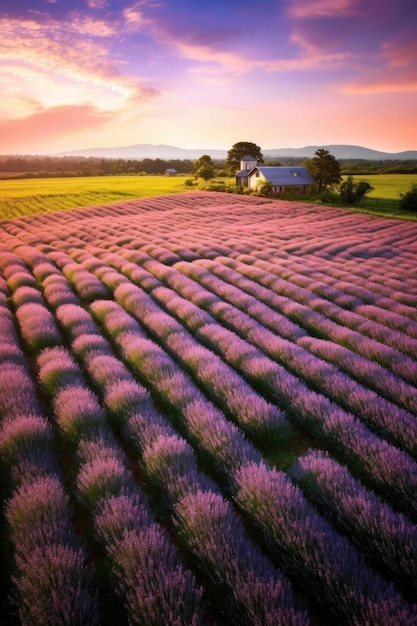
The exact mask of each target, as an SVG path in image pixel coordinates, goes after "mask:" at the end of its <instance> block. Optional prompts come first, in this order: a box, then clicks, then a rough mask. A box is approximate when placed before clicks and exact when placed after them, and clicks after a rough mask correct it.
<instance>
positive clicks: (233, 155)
mask: <svg viewBox="0 0 417 626" xmlns="http://www.w3.org/2000/svg"><path fill="white" fill-rule="evenodd" d="M244 156H251V157H253V158H254V159H256V160H257V161H258V163H263V162H264V157H263V154H262V152H261V149H260V147H259V146H257V145H256V143H251V142H249V141H239V142H238V143H235V144H234V145H233V146H232V147H231V148H230V150H229V152H228V153H227V159H226V167H227V168H228V169H229V170H230V172H232V173H235V172H238V171H239V170H240V160H241V159H242V158H243V157H244Z"/></svg>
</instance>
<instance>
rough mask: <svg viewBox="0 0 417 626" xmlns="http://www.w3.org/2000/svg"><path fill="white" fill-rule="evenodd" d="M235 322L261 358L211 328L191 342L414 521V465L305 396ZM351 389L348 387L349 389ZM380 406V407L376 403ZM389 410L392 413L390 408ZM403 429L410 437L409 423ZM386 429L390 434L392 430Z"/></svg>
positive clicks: (256, 334) (255, 335)
mask: <svg viewBox="0 0 417 626" xmlns="http://www.w3.org/2000/svg"><path fill="white" fill-rule="evenodd" d="M165 302H167V299H166V298H165ZM224 306H226V305H224ZM227 317H228V319H229V321H230V320H231V317H232V316H231V315H230V314H229V315H228V316H227ZM238 317H243V318H244V319H243V322H242V326H241V328H242V329H244V330H245V331H246V335H248V339H249V340H252V341H253V343H254V344H255V345H259V346H260V347H261V348H262V350H263V352H260V351H257V350H256V348H252V349H251V350H248V344H247V342H245V341H243V340H242V339H241V338H238V337H237V336H236V335H234V334H233V333H231V332H229V331H227V330H226V329H221V328H219V327H218V326H217V325H214V324H207V325H205V326H204V327H201V328H200V329H199V330H197V331H196V332H197V336H199V337H201V338H203V339H206V340H207V339H209V340H210V341H211V342H212V345H213V346H215V345H217V348H218V349H219V350H220V351H221V354H222V356H223V358H225V359H226V360H228V361H229V362H230V363H231V364H232V365H233V366H234V367H235V368H238V369H240V370H241V371H242V372H243V373H244V374H245V376H246V377H248V378H249V379H250V380H252V381H253V382H254V383H258V384H259V386H260V387H262V388H263V389H266V390H267V391H268V393H270V394H271V395H272V396H273V397H274V398H275V399H276V401H278V402H279V403H285V406H286V408H287V409H288V410H289V411H290V412H291V413H292V414H293V415H294V416H295V417H296V418H297V421H298V422H299V424H300V426H301V427H302V428H307V430H309V431H310V432H312V434H314V435H315V436H318V437H319V438H320V439H321V440H322V441H323V442H324V443H325V444H327V445H330V446H332V447H335V449H336V450H337V452H338V454H341V455H342V457H344V458H346V460H347V462H348V463H349V464H352V465H353V466H356V467H357V468H358V469H359V471H361V472H364V474H365V475H366V476H367V480H369V481H370V482H371V483H372V484H374V486H375V487H376V488H378V489H380V490H381V491H382V492H383V493H384V494H385V496H386V497H388V498H391V499H395V500H396V501H398V502H401V503H402V506H403V507H404V510H405V511H407V512H409V513H410V514H412V515H415V514H416V512H417V509H416V507H415V499H414V497H413V492H414V491H415V489H416V487H417V485H416V484H415V476H416V466H415V462H413V460H412V459H411V458H410V457H409V456H408V455H407V454H405V453H403V452H401V451H400V450H398V449H397V448H395V447H393V446H391V445H389V444H388V442H384V441H383V440H381V439H380V438H379V437H377V436H376V435H374V434H373V433H372V432H371V431H369V430H368V429H367V428H366V427H365V426H363V425H362V424H361V422H360V421H359V420H358V419H356V418H355V417H354V416H353V415H352V414H350V413H346V412H345V411H343V410H342V409H341V408H340V407H338V406H337V405H335V404H334V403H333V402H331V400H329V399H328V398H326V397H325V396H322V395H321V394H318V393H315V392H314V391H311V390H310V389H308V387H306V385H305V384H304V383H303V382H302V381H300V380H299V379H298V378H297V377H296V376H294V375H293V374H291V373H290V372H288V371H287V370H286V369H285V368H283V367H282V366H280V365H279V364H277V363H276V362H274V361H272V360H270V359H268V358H267V357H266V356H265V351H266V352H267V351H268V350H269V349H270V348H269V346H272V347H273V346H274V344H275V343H276V342H277V341H279V339H278V338H274V337H272V336H271V335H267V331H266V329H263V332H262V333H261V332H260V331H257V329H256V325H254V324H252V327H251V329H250V330H249V331H248V330H247V329H248V328H249V326H250V325H248V322H247V319H245V317H244V314H243V313H241V312H239V316H238V315H237V314H236V313H235V315H234V317H233V323H234V324H236V323H237V322H238V319H237V318H238ZM261 339H262V341H261ZM282 341H283V340H282ZM249 347H250V346H249ZM286 353H287V350H284V354H286ZM302 365H303V363H302V361H301V366H302ZM315 365H316V364H315ZM311 369H313V368H311ZM352 384H353V381H352V382H351V383H350V386H352ZM380 402H381V403H382V399H381V400H380ZM377 408H378V407H377ZM394 408H395V409H396V407H394V406H393V409H394ZM389 415H391V413H390V414H389ZM406 415H407V414H406ZM382 418H383V413H382V412H381V419H382ZM410 418H411V416H410ZM409 423H410V428H411V432H413V430H412V428H413V426H414V424H413V422H412V418H411V419H410V421H409ZM348 424H349V426H348ZM394 425H395V422H394ZM389 426H390V430H391V431H392V430H393V428H392V425H389ZM397 426H398V428H397V433H398V438H401V427H402V422H401V419H398V422H397ZM403 441H404V445H407V446H408V442H407V440H406V439H404V440H403ZM406 468H407V469H406Z"/></svg>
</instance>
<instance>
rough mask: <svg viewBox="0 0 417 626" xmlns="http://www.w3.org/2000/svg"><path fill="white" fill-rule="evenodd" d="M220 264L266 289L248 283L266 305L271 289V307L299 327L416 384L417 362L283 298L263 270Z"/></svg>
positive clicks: (278, 286)
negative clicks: (276, 308)
mask: <svg viewBox="0 0 417 626" xmlns="http://www.w3.org/2000/svg"><path fill="white" fill-rule="evenodd" d="M221 262H224V263H225V265H227V266H228V267H232V268H233V269H236V271H237V272H239V273H241V274H243V275H244V276H246V277H247V278H250V279H251V281H253V283H259V284H260V285H261V287H267V289H265V290H263V291H262V290H259V288H258V287H257V286H256V285H255V286H254V285H253V284H252V287H251V290H252V293H254V294H255V295H257V297H259V298H260V299H261V300H262V301H264V298H266V299H267V300H266V302H267V303H269V301H270V296H269V295H268V291H269V290H272V291H273V292H274V294H275V295H276V296H279V298H274V299H273V302H274V303H273V306H278V310H279V311H281V312H282V313H284V314H285V315H287V316H288V317H289V318H290V319H292V320H294V321H296V322H297V323H299V324H300V325H301V326H304V327H305V328H307V329H309V330H311V332H313V333H314V334H317V333H319V335H321V336H322V337H326V338H328V339H331V340H332V341H334V342H335V343H340V344H342V345H345V347H348V348H349V349H351V350H354V351H355V352H358V353H359V354H361V355H363V356H365V357H367V358H369V359H371V360H374V361H376V362H378V363H380V364H381V365H383V366H384V367H387V368H389V369H391V370H392V371H393V372H394V373H395V374H397V375H398V376H400V377H402V378H404V380H406V381H408V382H410V383H411V384H414V385H415V384H416V381H417V363H416V361H415V360H414V359H412V358H410V357H409V356H406V355H404V354H402V353H401V352H399V351H398V350H396V349H395V348H393V347H390V346H388V345H385V344H383V343H381V342H379V341H375V340H374V339H372V338H368V337H366V336H364V335H362V334H361V333H359V332H357V331H355V330H352V329H350V328H345V327H344V326H343V325H341V324H338V323H336V322H334V321H332V320H331V319H329V318H327V317H325V316H324V315H322V314H321V313H319V312H318V311H314V310H313V309H311V308H310V307H309V306H307V305H305V304H301V303H299V302H297V301H296V300H292V299H291V297H288V296H287V295H284V296H283V295H282V291H281V281H279V279H278V278H276V277H274V278H271V276H268V274H267V273H266V272H264V271H263V270H260V269H259V268H257V267H254V266H251V265H247V264H244V263H240V262H238V261H235V260H231V259H221ZM272 276H273V275H272ZM269 293H270V292H269ZM324 304H325V303H324ZM271 305H272V302H271Z"/></svg>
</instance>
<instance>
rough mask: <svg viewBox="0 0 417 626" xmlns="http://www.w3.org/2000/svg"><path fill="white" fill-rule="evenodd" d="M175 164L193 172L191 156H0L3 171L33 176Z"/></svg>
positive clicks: (138, 170)
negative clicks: (181, 157) (141, 157)
mask: <svg viewBox="0 0 417 626" xmlns="http://www.w3.org/2000/svg"><path fill="white" fill-rule="evenodd" d="M168 168H173V169H175V170H177V172H180V173H182V174H192V173H193V172H194V169H195V168H194V162H193V161H191V160H190V159H148V158H145V159H141V160H138V159H106V158H101V157H75V156H0V172H1V173H10V174H22V175H27V176H32V175H34V174H36V175H38V176H45V177H49V176H109V175H117V174H164V172H165V170H166V169H168Z"/></svg>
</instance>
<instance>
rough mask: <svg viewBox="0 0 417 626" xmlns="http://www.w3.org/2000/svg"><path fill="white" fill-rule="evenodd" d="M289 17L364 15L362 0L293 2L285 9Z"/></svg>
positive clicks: (300, 0) (297, 0)
mask: <svg viewBox="0 0 417 626" xmlns="http://www.w3.org/2000/svg"><path fill="white" fill-rule="evenodd" d="M287 12H288V14H289V15H290V16H291V17H296V18H315V17H346V16H353V15H361V14H363V13H364V6H363V2H362V0H313V1H312V2H306V1H305V0H293V1H292V3H291V6H289V7H288V9H287Z"/></svg>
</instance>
